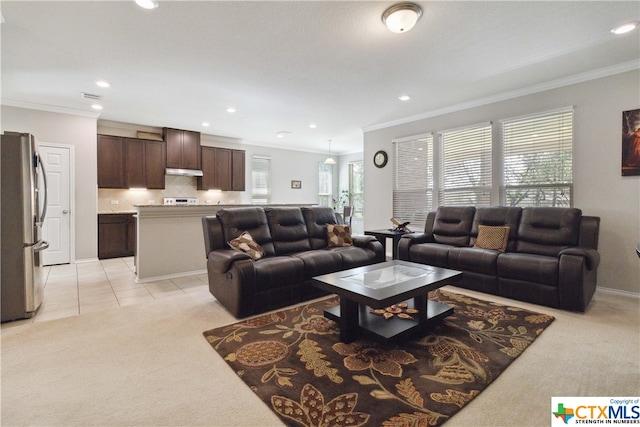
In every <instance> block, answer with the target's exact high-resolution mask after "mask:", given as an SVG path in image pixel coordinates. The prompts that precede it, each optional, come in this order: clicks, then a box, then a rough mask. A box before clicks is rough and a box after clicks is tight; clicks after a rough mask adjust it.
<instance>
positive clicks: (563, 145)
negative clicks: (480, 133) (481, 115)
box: [500, 108, 573, 207]
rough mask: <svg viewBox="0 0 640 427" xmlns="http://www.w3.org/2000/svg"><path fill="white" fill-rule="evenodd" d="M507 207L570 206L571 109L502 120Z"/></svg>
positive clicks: (505, 199)
mask: <svg viewBox="0 0 640 427" xmlns="http://www.w3.org/2000/svg"><path fill="white" fill-rule="evenodd" d="M500 130H501V138H502V141H503V147H504V148H503V149H504V172H503V173H504V187H503V188H502V191H501V203H502V204H505V205H507V206H561V207H569V206H572V205H573V155H572V151H573V109H572V108H569V109H565V110H561V111H554V112H549V113H543V114H538V115H535V116H528V117H524V118H516V119H510V120H504V121H502V122H501V127H500Z"/></svg>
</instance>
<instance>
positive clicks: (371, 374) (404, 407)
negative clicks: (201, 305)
mask: <svg viewBox="0 0 640 427" xmlns="http://www.w3.org/2000/svg"><path fill="white" fill-rule="evenodd" d="M429 297H430V298H431V299H434V300H437V301H440V302H442V303H445V304H449V305H452V306H454V307H455V312H454V314H453V315H451V316H449V317H447V318H446V319H444V321H442V323H441V324H440V325H439V326H437V327H436V328H434V330H433V331H432V333H431V334H429V335H427V336H425V337H423V338H421V339H415V340H412V341H408V342H405V343H402V344H399V345H395V346H387V347H385V346H381V345H379V344H377V343H374V342H370V341H361V340H359V341H355V342H353V343H351V344H343V343H341V342H340V341H339V339H338V338H339V331H338V328H337V325H336V324H335V323H334V322H333V321H331V320H328V319H325V318H324V317H323V311H324V309H325V308H326V307H331V306H334V305H336V304H337V303H338V299H337V297H329V298H328V299H325V300H322V301H318V302H315V303H311V304H308V305H303V306H299V307H296V308H293V309H289V310H285V311H279V312H277V313H273V314H268V315H264V316H260V317H257V318H254V319H250V320H246V321H244V322H239V323H235V324H233V325H229V326H224V327H221V328H216V329H212V330H210V331H206V332H204V336H205V337H206V339H207V340H208V341H209V343H210V344H211V346H212V347H213V348H214V349H215V350H216V351H217V352H218V353H219V354H220V355H221V356H222V357H223V358H224V360H225V361H226V362H227V363H228V364H229V366H230V367H231V369H233V370H234V371H235V372H236V373H237V374H238V376H240V377H241V378H242V379H243V380H244V382H245V383H246V384H247V385H248V386H249V387H250V388H251V390H253V391H254V392H255V393H256V394H257V395H258V396H260V398H261V399H262V400H263V401H264V402H265V403H266V404H267V405H268V406H269V408H271V409H272V410H273V411H274V412H275V413H276V414H278V415H279V416H280V418H281V419H282V421H283V422H284V423H285V424H287V425H291V426H300V425H303V426H364V425H368V426H394V427H395V426H427V425H430V426H435V425H440V424H442V423H444V422H446V421H447V420H448V419H449V418H450V417H451V416H453V414H455V413H456V412H458V411H459V410H460V409H462V408H463V407H464V406H465V405H466V404H467V403H469V402H470V401H471V400H472V399H473V398H474V397H476V396H477V395H478V394H480V392H482V390H484V389H485V388H486V387H487V386H488V385H489V384H491V382H492V381H494V380H495V379H496V378H497V377H498V376H499V375H500V374H501V373H502V372H503V371H504V370H505V369H506V368H507V367H508V366H509V365H510V364H511V362H513V361H514V360H515V359H516V358H517V357H518V356H519V355H520V354H522V352H523V351H524V350H525V349H526V348H527V347H528V346H529V345H530V344H531V343H532V342H533V341H534V340H535V339H536V337H537V336H538V335H540V334H541V333H542V332H543V331H544V329H545V328H546V327H547V326H549V325H550V324H551V322H553V320H554V318H553V317H551V316H548V315H546V314H540V313H534V312H531V311H527V310H524V309H520V308H516V307H511V306H505V305H500V304H497V303H493V302H488V301H483V300H479V299H475V298H471V297H468V296H464V295H460V294H455V293H452V292H447V291H442V290H438V291H435V292H432V293H431V294H430V295H429ZM391 321H397V322H400V321H403V320H401V319H392V320H391Z"/></svg>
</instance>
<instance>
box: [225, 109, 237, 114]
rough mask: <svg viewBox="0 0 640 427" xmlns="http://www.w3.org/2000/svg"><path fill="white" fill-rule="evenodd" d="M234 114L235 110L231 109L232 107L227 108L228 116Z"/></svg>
mask: <svg viewBox="0 0 640 427" xmlns="http://www.w3.org/2000/svg"><path fill="white" fill-rule="evenodd" d="M235 112H236V109H235V108H233V107H229V108H227V113H229V114H233V113H235Z"/></svg>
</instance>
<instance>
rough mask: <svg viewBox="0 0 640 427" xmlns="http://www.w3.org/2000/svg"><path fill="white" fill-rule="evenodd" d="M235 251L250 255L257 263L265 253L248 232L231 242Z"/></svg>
mask: <svg viewBox="0 0 640 427" xmlns="http://www.w3.org/2000/svg"><path fill="white" fill-rule="evenodd" d="M229 246H231V247H232V248H233V249H235V250H238V251H242V252H244V253H246V254H248V255H249V256H250V257H251V259H252V260H254V261H257V260H259V259H260V258H262V257H263V256H264V251H263V250H262V248H261V247H260V245H259V244H257V243H256V241H255V240H253V237H251V234H249V232H248V231H243V232H242V234H240V235H239V236H238V237H236V238H235V239H233V240H232V241H230V242H229Z"/></svg>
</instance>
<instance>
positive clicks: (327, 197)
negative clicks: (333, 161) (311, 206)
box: [318, 162, 333, 206]
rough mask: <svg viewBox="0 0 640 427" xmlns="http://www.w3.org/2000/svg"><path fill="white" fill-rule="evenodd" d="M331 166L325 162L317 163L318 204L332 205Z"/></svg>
mask: <svg viewBox="0 0 640 427" xmlns="http://www.w3.org/2000/svg"><path fill="white" fill-rule="evenodd" d="M332 172H333V167H332V166H331V165H327V164H325V163H322V162H320V163H318V204H319V205H320V206H332V202H333V201H332V190H331V189H332V188H333V179H332V178H333V177H332V175H333V173H332Z"/></svg>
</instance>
